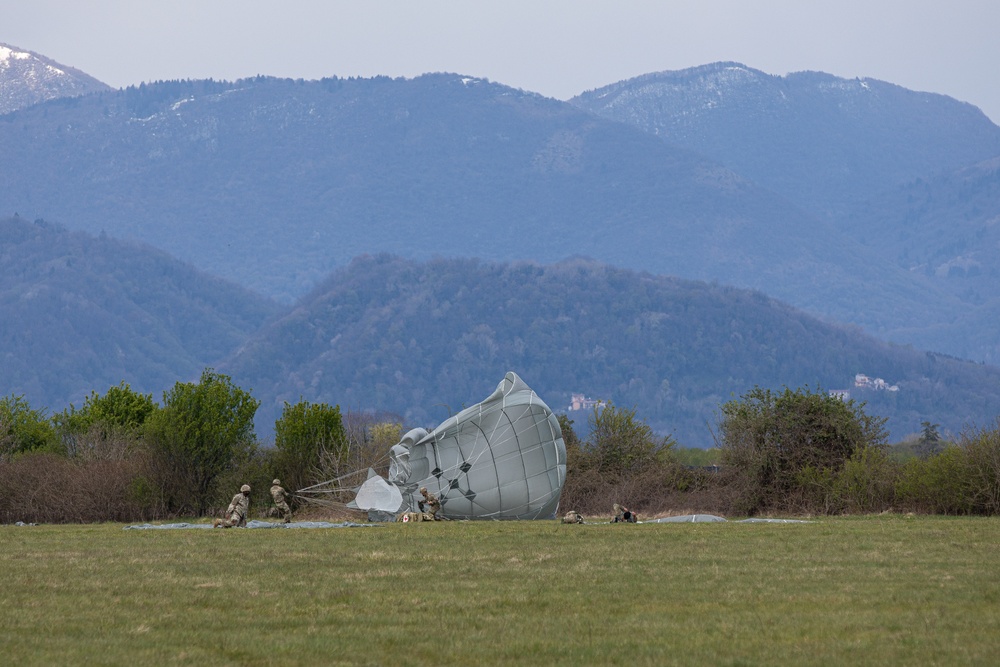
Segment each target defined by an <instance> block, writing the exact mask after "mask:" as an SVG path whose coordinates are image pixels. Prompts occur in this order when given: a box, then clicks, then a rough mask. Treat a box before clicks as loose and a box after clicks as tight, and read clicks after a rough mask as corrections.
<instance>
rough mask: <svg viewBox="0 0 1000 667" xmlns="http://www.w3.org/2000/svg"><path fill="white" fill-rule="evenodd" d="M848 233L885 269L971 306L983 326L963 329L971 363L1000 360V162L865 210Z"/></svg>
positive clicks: (895, 193)
mask: <svg viewBox="0 0 1000 667" xmlns="http://www.w3.org/2000/svg"><path fill="white" fill-rule="evenodd" d="M843 228H844V230H845V231H846V232H847V233H849V234H851V235H852V236H853V237H854V238H855V239H856V240H858V241H859V242H861V243H863V244H864V245H866V246H868V247H870V248H871V249H872V250H873V251H875V252H877V253H879V254H880V255H881V256H882V257H883V258H884V260H885V261H887V262H892V263H894V264H896V265H897V266H899V267H900V268H902V269H905V270H907V271H910V272H913V273H919V274H922V275H925V276H927V277H928V278H930V279H931V280H933V281H934V282H935V283H937V284H938V285H939V286H940V287H941V288H943V289H946V290H948V291H949V292H951V293H952V294H954V295H955V296H956V297H958V298H960V299H962V300H963V301H965V302H966V303H968V304H969V308H968V309H967V312H966V313H965V314H964V315H963V317H979V318H982V320H983V322H982V324H981V325H978V324H972V325H969V324H968V323H962V329H963V330H965V331H967V332H969V333H970V334H971V336H970V337H969V338H968V339H967V340H966V344H967V345H968V347H967V354H968V356H970V357H974V358H977V359H984V360H986V361H988V362H991V363H996V362H997V361H998V360H1000V328H998V327H997V326H996V323H997V322H1000V318H998V314H1000V157H998V158H995V159H993V160H987V161H985V162H981V163H978V164H975V165H970V166H967V167H964V168H962V169H959V170H955V171H951V172H946V173H941V174H936V175H934V176H932V177H928V178H921V179H917V180H915V181H913V182H912V183H908V184H907V185H906V186H903V187H900V188H895V189H893V190H891V191H889V192H887V193H885V194H883V195H882V196H880V197H876V198H873V199H871V200H869V201H866V202H863V203H859V204H858V205H857V206H856V207H855V208H854V210H853V213H852V214H851V215H849V216H846V217H845V219H844V221H843ZM990 323H992V324H990ZM974 332H981V334H980V335H978V336H977V335H976V334H975V333H974Z"/></svg>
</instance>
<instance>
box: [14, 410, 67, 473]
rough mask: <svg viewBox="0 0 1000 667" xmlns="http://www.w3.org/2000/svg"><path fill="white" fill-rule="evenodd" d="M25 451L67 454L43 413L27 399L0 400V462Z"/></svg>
mask: <svg viewBox="0 0 1000 667" xmlns="http://www.w3.org/2000/svg"><path fill="white" fill-rule="evenodd" d="M26 452H49V453H54V454H64V453H65V449H64V448H63V447H62V445H61V444H60V443H59V441H58V439H57V437H56V432H55V429H54V428H53V427H52V423H51V422H50V421H49V419H48V417H46V415H45V411H44V410H35V409H32V407H31V406H30V405H29V404H28V402H27V401H26V400H24V396H15V395H13V394H11V395H10V396H4V397H3V398H0V461H4V460H6V461H10V460H12V459H13V458H14V457H16V456H17V455H18V454H23V453H26Z"/></svg>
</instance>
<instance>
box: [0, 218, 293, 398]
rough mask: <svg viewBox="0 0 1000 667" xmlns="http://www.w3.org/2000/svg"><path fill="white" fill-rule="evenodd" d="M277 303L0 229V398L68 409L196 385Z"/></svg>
mask: <svg viewBox="0 0 1000 667" xmlns="http://www.w3.org/2000/svg"><path fill="white" fill-rule="evenodd" d="M277 309H278V306H277V304H275V303H274V302H272V301H270V300H269V299H266V298H264V297H261V296H259V295H256V294H253V293H251V292H249V291H247V290H244V289H243V288H241V287H237V286H235V285H232V284H229V283H226V282H225V281H223V280H221V279H219V278H214V277H211V276H208V275H206V274H204V273H202V272H200V271H197V270H196V269H194V268H193V267H191V266H190V265H188V264H184V263H183V262H179V261H177V260H176V259H173V258H172V257H169V256H168V255H166V254H165V253H163V252H161V251H159V250H155V249H153V248H150V247H148V246H144V245H141V244H138V243H130V242H122V241H119V240H116V239H111V238H108V237H106V236H103V235H102V236H100V237H93V236H90V235H88V234H85V233H83V232H70V231H66V230H63V229H61V228H60V227H59V226H58V225H52V224H49V223H46V222H44V221H42V220H36V221H35V222H28V221H26V220H23V219H20V218H13V219H6V220H0V313H3V316H2V317H0V359H2V360H3V362H2V367H3V373H2V376H0V378H2V386H0V395H10V394H15V395H21V394H23V395H24V396H25V398H26V400H28V401H29V402H30V403H31V404H32V405H33V406H35V407H37V408H42V407H45V408H48V409H50V410H53V411H58V410H62V409H63V408H65V407H67V406H68V405H69V403H70V402H75V403H76V404H77V405H80V404H82V402H83V399H84V398H85V397H86V396H88V395H89V394H90V393H91V391H98V392H103V391H105V390H106V389H107V388H108V387H110V386H114V385H117V384H118V383H120V382H121V381H122V380H124V381H126V382H128V383H129V384H130V385H131V386H132V387H133V388H134V389H135V390H137V391H142V392H151V393H154V395H156V396H157V397H158V396H159V395H160V392H161V391H163V390H165V389H167V388H169V387H170V386H171V385H172V384H173V383H174V382H176V381H178V380H188V379H191V378H194V377H197V376H198V374H199V373H200V372H201V371H202V369H203V368H204V367H205V366H206V365H210V364H212V363H214V362H216V361H217V360H219V359H220V358H222V357H223V356H225V355H228V354H230V353H231V352H232V351H233V349H235V348H236V347H237V346H239V345H240V344H241V343H242V342H243V341H244V340H245V339H246V338H247V336H248V335H249V334H250V333H251V332H253V331H254V330H255V329H257V328H258V327H260V326H261V325H262V324H263V323H264V321H265V320H266V319H267V318H268V317H270V316H272V315H273V314H275V313H276V311H277Z"/></svg>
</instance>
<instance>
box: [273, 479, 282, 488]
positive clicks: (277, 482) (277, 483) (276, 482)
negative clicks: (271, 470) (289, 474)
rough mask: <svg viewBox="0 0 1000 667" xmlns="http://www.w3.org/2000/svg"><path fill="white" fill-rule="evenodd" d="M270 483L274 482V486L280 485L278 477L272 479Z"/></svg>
mask: <svg viewBox="0 0 1000 667" xmlns="http://www.w3.org/2000/svg"><path fill="white" fill-rule="evenodd" d="M271 484H274V485H275V486H281V480H280V479H275V480H272V481H271Z"/></svg>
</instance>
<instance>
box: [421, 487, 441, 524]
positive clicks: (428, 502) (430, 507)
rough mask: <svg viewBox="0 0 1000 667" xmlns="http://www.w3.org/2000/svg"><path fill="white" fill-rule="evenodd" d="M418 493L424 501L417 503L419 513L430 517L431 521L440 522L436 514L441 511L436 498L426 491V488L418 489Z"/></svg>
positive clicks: (439, 503)
mask: <svg viewBox="0 0 1000 667" xmlns="http://www.w3.org/2000/svg"><path fill="white" fill-rule="evenodd" d="M420 493H421V494H423V496H424V499H423V500H419V501H417V506H418V507H419V508H420V511H421V512H427V513H428V514H430V515H431V519H433V520H434V521H440V520H441V519H439V518H438V512H440V511H441V501H440V500H438V498H437V496H435V495H434V494H433V493H430V492H429V491H427V487H426V486H422V487H420Z"/></svg>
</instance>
